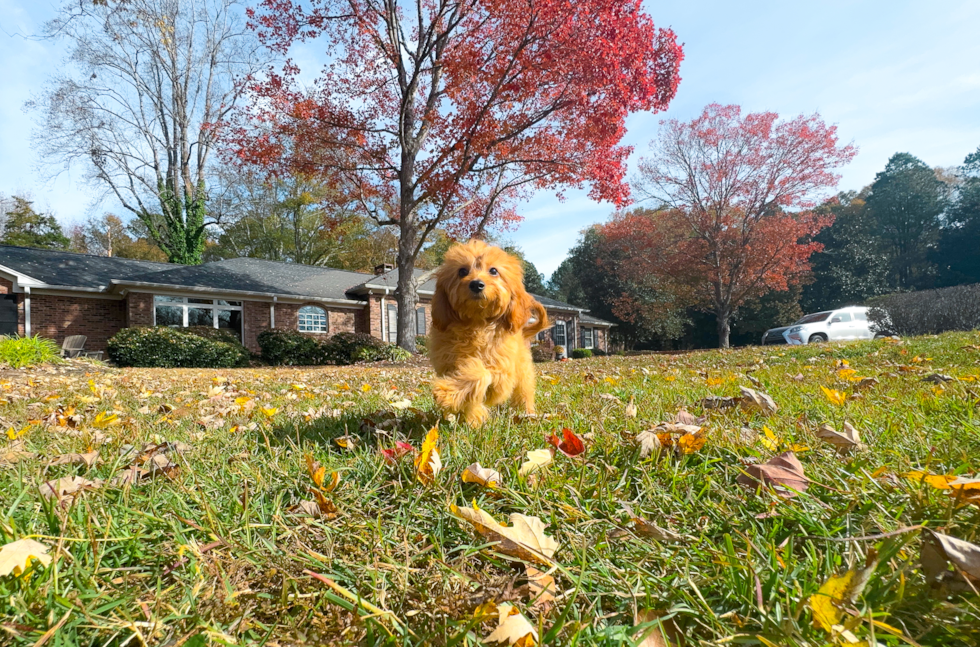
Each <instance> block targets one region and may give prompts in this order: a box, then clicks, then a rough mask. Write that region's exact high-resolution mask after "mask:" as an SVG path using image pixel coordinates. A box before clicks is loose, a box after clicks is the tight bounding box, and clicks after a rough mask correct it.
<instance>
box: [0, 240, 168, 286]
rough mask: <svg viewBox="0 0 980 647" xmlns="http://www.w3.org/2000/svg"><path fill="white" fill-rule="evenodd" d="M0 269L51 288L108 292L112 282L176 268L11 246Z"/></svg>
mask: <svg viewBox="0 0 980 647" xmlns="http://www.w3.org/2000/svg"><path fill="white" fill-rule="evenodd" d="M0 266H2V267H6V268H9V269H11V270H13V271H14V272H16V273H18V274H22V275H24V276H28V277H30V278H32V279H35V280H37V281H39V282H40V283H44V284H47V285H51V286H59V287H62V286H63V287H70V288H77V289H88V290H99V291H102V290H106V289H108V288H109V286H110V284H111V282H112V279H119V278H125V277H128V276H134V275H136V274H143V273H146V272H154V271H156V272H159V271H161V270H166V269H168V268H172V267H175V266H174V265H172V264H170V263H157V262H154V261H139V260H134V259H131V258H118V257H115V256H95V255H94V254H79V253H77V252H65V251H61V250H56V249H37V248H33V247H15V246H11V245H2V246H0Z"/></svg>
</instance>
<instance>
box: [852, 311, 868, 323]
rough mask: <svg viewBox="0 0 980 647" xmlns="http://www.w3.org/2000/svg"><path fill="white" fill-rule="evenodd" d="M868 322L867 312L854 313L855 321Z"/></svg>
mask: <svg viewBox="0 0 980 647" xmlns="http://www.w3.org/2000/svg"><path fill="white" fill-rule="evenodd" d="M867 320H868V313H867V312H865V311H864V310H855V311H854V321H867Z"/></svg>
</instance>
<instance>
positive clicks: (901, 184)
mask: <svg viewBox="0 0 980 647" xmlns="http://www.w3.org/2000/svg"><path fill="white" fill-rule="evenodd" d="M946 204H947V200H946V185H945V184H944V183H943V182H942V181H941V180H940V179H939V178H938V177H937V175H936V172H935V171H933V169H931V168H929V166H928V165H926V164H925V162H923V161H922V160H920V159H918V158H917V157H914V156H912V155H910V154H908V153H896V154H894V155H892V156H891V158H890V159H889V160H888V164H887V165H886V166H885V169H884V170H883V171H881V172H880V173H878V174H877V175H876V176H875V181H874V182H873V183H872V184H871V193H870V194H869V195H868V199H867V208H868V211H869V213H870V216H871V218H872V219H873V221H874V231H875V234H876V236H877V237H878V238H879V240H880V242H881V247H882V249H883V251H884V252H885V253H886V254H887V255H888V258H889V265H890V266H889V271H888V276H889V279H890V281H891V282H892V283H893V285H894V286H895V287H896V288H898V289H901V290H911V289H921V288H929V287H933V286H934V284H935V280H936V274H937V268H936V266H935V264H934V263H932V262H931V261H930V259H929V254H930V251H931V250H933V249H934V248H935V246H936V244H937V243H938V242H939V230H940V224H941V221H940V216H941V214H942V213H943V211H944V210H945V208H946Z"/></svg>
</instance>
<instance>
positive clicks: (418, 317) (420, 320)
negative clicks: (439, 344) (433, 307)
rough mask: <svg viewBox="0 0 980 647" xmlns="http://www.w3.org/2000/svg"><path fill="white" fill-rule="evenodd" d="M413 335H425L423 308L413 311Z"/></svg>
mask: <svg viewBox="0 0 980 647" xmlns="http://www.w3.org/2000/svg"><path fill="white" fill-rule="evenodd" d="M415 334H416V335H424V334H425V308H424V307H422V306H419V307H418V308H416V309H415Z"/></svg>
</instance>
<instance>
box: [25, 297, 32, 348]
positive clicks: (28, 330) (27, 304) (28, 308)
mask: <svg viewBox="0 0 980 647" xmlns="http://www.w3.org/2000/svg"><path fill="white" fill-rule="evenodd" d="M24 336H25V337H30V336H31V288H30V287H29V286H24Z"/></svg>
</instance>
